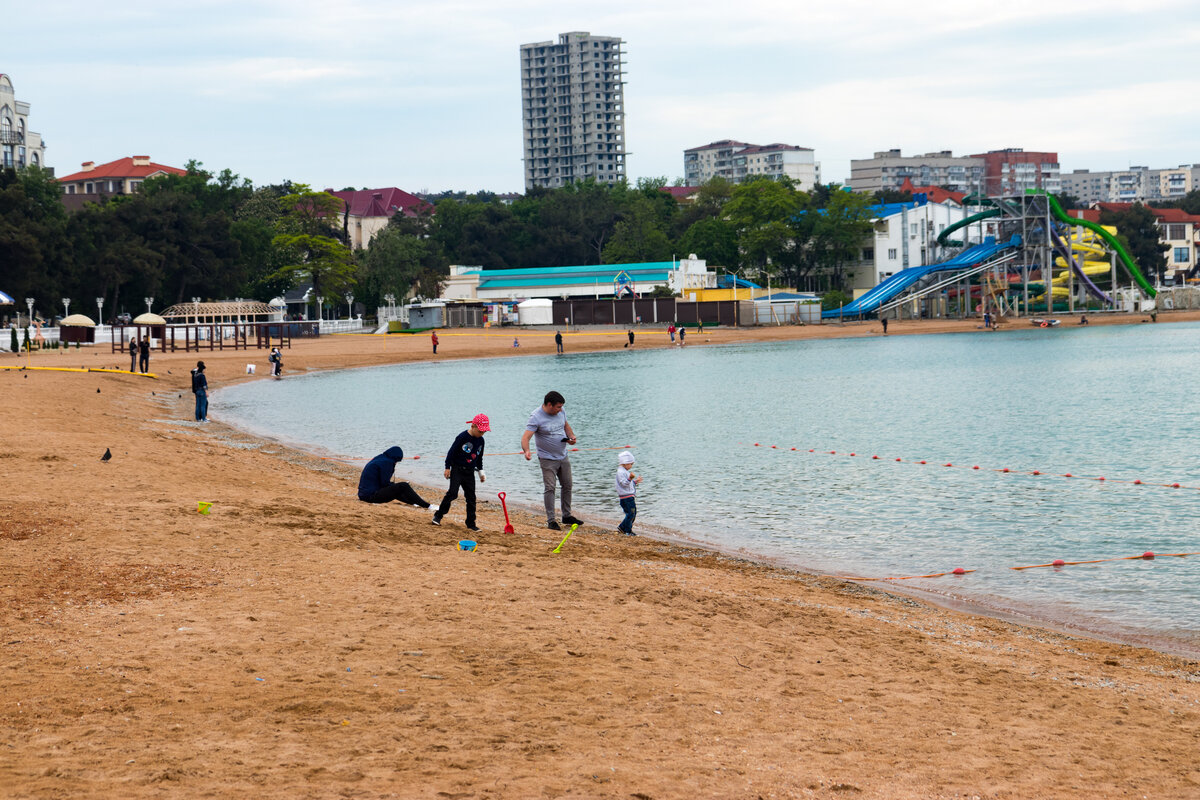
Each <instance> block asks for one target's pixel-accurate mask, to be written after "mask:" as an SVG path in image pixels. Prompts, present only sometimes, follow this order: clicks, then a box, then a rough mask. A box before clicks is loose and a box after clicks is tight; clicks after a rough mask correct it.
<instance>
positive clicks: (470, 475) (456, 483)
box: [433, 414, 492, 531]
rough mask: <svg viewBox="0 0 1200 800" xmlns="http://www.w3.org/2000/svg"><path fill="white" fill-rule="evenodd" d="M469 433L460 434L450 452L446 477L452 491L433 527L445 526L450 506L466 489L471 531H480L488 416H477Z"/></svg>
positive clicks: (489, 423)
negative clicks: (478, 488)
mask: <svg viewBox="0 0 1200 800" xmlns="http://www.w3.org/2000/svg"><path fill="white" fill-rule="evenodd" d="M468 424H469V425H470V427H469V428H467V429H466V430H465V431H463V432H462V433H460V434H459V435H458V438H456V439H455V440H454V444H452V445H450V452H448V453H446V472H445V476H446V477H447V478H449V479H450V488H449V489H448V490H447V491H446V496H445V497H443V498H442V504H441V505H440V506H438V510H437V511H435V512H434V513H433V524H434V525H441V524H442V517H444V516H446V512H447V511H449V510H450V504H451V503H453V502H454V501H455V499H457V498H458V490H459V488H461V489H462V493H463V499H465V500H466V501H467V530H470V531H477V530H479V528H478V527H476V526H475V473H476V471H478V472H479V480H480V482H481V483H482V482H483V481H486V480H487V476H486V475H484V474H483V434H485V433H487V432H488V431H490V430H491V429H492V425H491V422H489V421H488V418H487V415H486V414H476V415H475V417H474V418H473V419H472V420H471V421H470V423H468Z"/></svg>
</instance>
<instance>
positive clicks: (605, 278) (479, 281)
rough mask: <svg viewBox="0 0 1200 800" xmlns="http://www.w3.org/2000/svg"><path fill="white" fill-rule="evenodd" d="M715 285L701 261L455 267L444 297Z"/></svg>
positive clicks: (601, 294) (680, 289)
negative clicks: (485, 267) (500, 267)
mask: <svg viewBox="0 0 1200 800" xmlns="http://www.w3.org/2000/svg"><path fill="white" fill-rule="evenodd" d="M715 285H716V273H712V272H709V271H708V268H707V265H706V263H705V261H704V259H699V258H696V257H695V256H691V257H689V258H684V259H680V260H678V261H649V262H643V263H640V264H601V265H595V264H593V265H588V266H577V267H531V268H525V267H517V268H513V269H483V268H482V267H469V266H461V265H453V266H451V267H450V277H449V278H448V279H447V280H446V284H445V288H444V289H443V291H442V297H444V298H445V299H447V300H513V299H525V298H530V297H546V298H551V299H556V298H561V297H593V298H595V297H612V296H613V295H614V294H615V293H616V292H618V291H620V290H622V289H624V288H625V287H628V288H629V289H632V291H633V292H635V293H637V294H638V295H642V294H644V293H647V292H651V291H653V290H654V288H655V287H657V286H666V287H669V288H670V289H671V290H672V291H673V292H683V291H685V290H686V289H704V288H711V287H713V286H715Z"/></svg>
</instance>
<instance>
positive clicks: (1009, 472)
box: [738, 442, 1200, 491]
mask: <svg viewBox="0 0 1200 800" xmlns="http://www.w3.org/2000/svg"><path fill="white" fill-rule="evenodd" d="M738 444H742V442H739V443H738ZM753 446H754V447H765V448H766V449H768V450H789V451H795V452H800V448H796V447H787V446H786V445H774V444H772V445H764V444H762V443H760V442H754V445H753ZM807 452H809V453H814V454H816V455H827V456H836V455H842V456H844V457H847V458H856V457H860V456H859V455H858V453H847V452H843V453H840V454H839V453H838V451H837V450H818V449H816V448H814V447H810V448H808V451H807ZM861 457H863V458H866V456H861ZM869 460H870V461H887V460H889V459H886V458H883V457H881V456H878V455H873V456H871V457H870V459H869ZM890 460H892V461H893V463H896V462H900V463H907V464H929V463H930V462H928V461H926V460H924V459H921V460H914V459H909V460H908V461H905V460H904V459H903V458H896V459H890ZM935 464H936V462H935ZM936 465H937V466H940V467H952V468H953V467H957V468H958V469H969V470H972V471H980V472H998V473H1002V474H1005V475H1032V476H1046V477H1049V478H1074V479H1076V480H1085V481H1098V482H1100V483H1127V484H1129V485H1131V486H1159V487H1162V488H1165V489H1195V490H1197V491H1200V486H1184V485H1183V484H1180V483H1176V482H1172V483H1158V482H1155V481H1143V480H1141V479H1134V480H1124V479H1121V478H1106V477H1104V476H1103V475H1099V476H1094V477H1092V476H1087V475H1075V474H1072V473H1070V472H1062V473H1055V472H1043V471H1042V470H1037V469H1033V470H1021V469H1011V468H1009V467H980V466H979V465H977V464H975V465H971V466H968V465H966V464H953V463H945V464H936Z"/></svg>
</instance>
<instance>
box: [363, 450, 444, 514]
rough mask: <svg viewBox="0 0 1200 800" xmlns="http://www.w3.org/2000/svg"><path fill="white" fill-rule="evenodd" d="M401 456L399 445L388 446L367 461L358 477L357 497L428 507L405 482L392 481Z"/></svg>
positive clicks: (366, 501)
mask: <svg viewBox="0 0 1200 800" xmlns="http://www.w3.org/2000/svg"><path fill="white" fill-rule="evenodd" d="M403 458H404V451H403V450H401V449H400V448H399V447H389V448H388V449H387V450H384V451H383V452H382V453H380V454H379V455H377V456H375V457H374V458H372V459H371V460H370V461H368V462H367V465H366V466H365V467H363V471H362V475H361V476H359V479H358V499H359V500H362V501H363V502H364V503H390V502H391V501H393V500H399V501H400V502H401V503H408V504H409V505H413V506H420V507H421V508H429V507H430V504H429V503H427V502H426V501H425V500H423V499H422V498H421V496H420V495H419V494H417V493H416V492H415V491H413V488H412V487H411V486H409V485H408V484H407V483H404V482H403V481H397V482H395V483H392V474H393V473H394V472H395V471H396V464H398V463H399V462H400V461H401V460H402V459H403Z"/></svg>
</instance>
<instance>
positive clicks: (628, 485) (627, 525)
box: [617, 450, 642, 536]
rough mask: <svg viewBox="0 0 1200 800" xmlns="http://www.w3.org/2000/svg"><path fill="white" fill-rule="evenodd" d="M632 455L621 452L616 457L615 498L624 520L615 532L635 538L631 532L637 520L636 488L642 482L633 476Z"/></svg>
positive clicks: (625, 451) (624, 451) (637, 476)
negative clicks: (618, 500)
mask: <svg viewBox="0 0 1200 800" xmlns="http://www.w3.org/2000/svg"><path fill="white" fill-rule="evenodd" d="M633 462H634V458H633V453H631V452H629V451H628V450H622V451H621V453H620V455H618V456H617V497H618V498H620V500H621V510H622V511H624V512H625V519H623V520H621V524H620V525H618V526H617V530H619V531H620V532H621V533H623V534H625V535H626V536H636V535H637V534H636V533H634V532H633V521H634V519H636V518H637V498H636V495H637V486H638V484H639V483H641V482H642V478H641V476H640V475H634V474H633Z"/></svg>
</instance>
